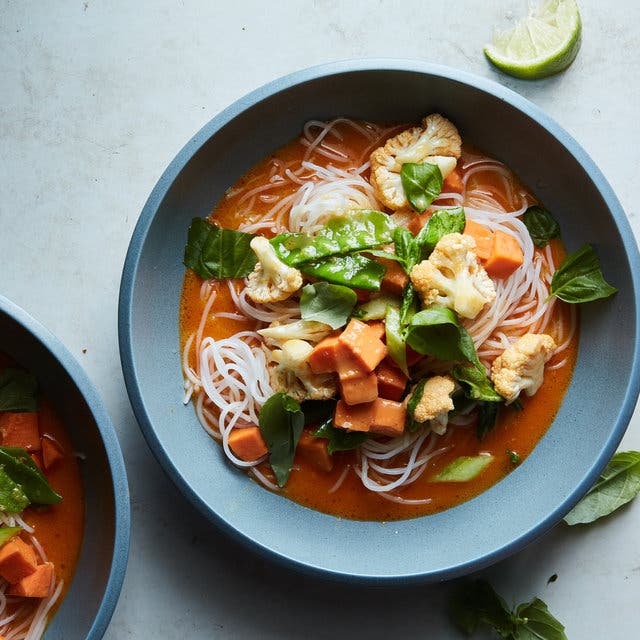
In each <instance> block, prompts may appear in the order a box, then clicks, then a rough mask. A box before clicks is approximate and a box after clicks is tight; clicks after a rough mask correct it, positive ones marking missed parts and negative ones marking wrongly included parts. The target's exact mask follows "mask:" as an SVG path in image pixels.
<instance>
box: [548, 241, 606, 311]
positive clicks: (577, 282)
mask: <svg viewBox="0 0 640 640" xmlns="http://www.w3.org/2000/svg"><path fill="white" fill-rule="evenodd" d="M616 291H617V289H616V288H615V287H612V286H611V285H610V284H609V283H608V282H606V281H605V279H604V277H603V275H602V271H600V262H599V261H598V257H597V256H596V253H595V251H594V250H593V247H592V246H591V245H590V244H585V245H584V247H582V249H580V250H578V251H576V252H575V253H572V254H571V255H568V256H567V257H566V258H565V260H564V261H563V263H562V264H561V265H560V266H559V267H558V269H557V270H556V272H555V273H554V274H553V278H552V279H551V294H550V295H549V297H551V296H556V297H557V298H560V300H564V301H565V302H569V303H571V304H579V303H581V302H591V301H592V300H598V299H600V298H608V297H609V296H612V295H613V294H614V293H616Z"/></svg>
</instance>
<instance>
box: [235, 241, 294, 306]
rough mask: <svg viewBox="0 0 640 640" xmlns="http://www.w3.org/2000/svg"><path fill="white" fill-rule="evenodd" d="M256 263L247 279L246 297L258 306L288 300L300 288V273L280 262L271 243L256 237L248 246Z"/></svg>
mask: <svg viewBox="0 0 640 640" xmlns="http://www.w3.org/2000/svg"><path fill="white" fill-rule="evenodd" d="M249 246H250V247H251V248H252V249H253V252H254V253H255V254H256V256H258V263H257V264H256V266H255V268H254V269H253V271H252V272H251V273H250V274H249V277H248V278H247V295H248V296H249V297H250V298H251V299H252V300H253V301H254V302H258V303H260V304H265V303H267V302H278V301H280V300H286V299H287V298H290V297H291V295H292V294H293V293H295V292H296V291H297V290H298V289H300V287H301V286H302V273H300V271H298V269H294V268H293V267H289V266H287V265H286V264H284V262H282V261H281V260H280V259H279V258H278V256H277V255H276V252H275V250H274V248H273V247H272V246H271V243H270V242H269V241H268V240H267V239H266V238H263V237H262V236H256V237H255V238H254V239H253V240H252V241H251V244H250V245H249Z"/></svg>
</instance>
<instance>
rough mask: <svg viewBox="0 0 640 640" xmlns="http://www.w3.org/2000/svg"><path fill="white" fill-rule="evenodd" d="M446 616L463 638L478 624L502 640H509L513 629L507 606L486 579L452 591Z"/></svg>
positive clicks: (474, 629)
mask: <svg viewBox="0 0 640 640" xmlns="http://www.w3.org/2000/svg"><path fill="white" fill-rule="evenodd" d="M449 613H450V615H451V617H452V619H453V621H454V623H455V624H456V626H457V627H458V628H459V629H460V630H461V631H463V632H464V633H466V634H467V635H471V634H472V633H474V632H475V631H476V629H477V628H478V625H479V624H480V623H484V624H488V625H491V626H492V627H493V628H494V629H495V630H496V631H497V632H498V633H499V634H500V635H501V636H502V637H503V638H508V637H511V636H510V634H512V633H513V632H514V630H515V624H514V622H513V619H512V615H511V612H510V611H509V608H508V607H507V603H506V602H505V601H504V600H503V599H502V598H501V597H500V596H499V595H498V594H497V593H496V592H495V591H494V589H493V587H492V586H491V585H490V584H489V583H488V582H487V581H486V580H473V581H468V582H465V583H464V584H463V585H462V586H461V587H459V588H458V589H456V590H455V591H454V593H453V596H452V598H451V602H450V603H449Z"/></svg>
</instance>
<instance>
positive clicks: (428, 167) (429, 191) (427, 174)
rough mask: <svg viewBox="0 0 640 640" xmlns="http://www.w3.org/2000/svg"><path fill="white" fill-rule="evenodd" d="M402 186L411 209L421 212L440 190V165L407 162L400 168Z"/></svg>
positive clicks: (442, 180) (441, 178)
mask: <svg viewBox="0 0 640 640" xmlns="http://www.w3.org/2000/svg"><path fill="white" fill-rule="evenodd" d="M400 180H401V181H402V188H403V189H404V193H405V195H406V196H407V200H408V201H409V204H410V205H411V207H412V208H413V209H415V210H416V211H418V212H419V213H422V212H423V211H424V210H425V209H426V208H427V207H428V206H429V205H430V204H431V203H432V202H433V201H434V200H435V199H436V198H437V197H438V196H439V195H440V193H441V192H442V183H443V182H444V179H443V177H442V172H441V171H440V167H439V166H438V165H436V164H431V163H430V162H422V163H420V164H418V163H415V162H407V163H405V164H403V165H402V169H401V170H400Z"/></svg>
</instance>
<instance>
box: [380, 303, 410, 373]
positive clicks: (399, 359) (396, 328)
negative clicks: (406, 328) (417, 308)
mask: <svg viewBox="0 0 640 640" xmlns="http://www.w3.org/2000/svg"><path fill="white" fill-rule="evenodd" d="M384 327H385V333H386V341H387V350H388V351H389V355H390V356H391V357H392V358H393V360H394V361H395V362H396V364H397V365H398V366H399V367H400V369H401V370H402V372H403V373H404V374H405V375H406V376H408V375H409V369H408V368H407V347H406V346H405V343H404V336H403V330H402V326H401V324H400V311H399V310H398V308H397V307H394V306H393V305H389V306H388V307H387V314H386V316H385V321H384Z"/></svg>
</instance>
